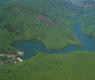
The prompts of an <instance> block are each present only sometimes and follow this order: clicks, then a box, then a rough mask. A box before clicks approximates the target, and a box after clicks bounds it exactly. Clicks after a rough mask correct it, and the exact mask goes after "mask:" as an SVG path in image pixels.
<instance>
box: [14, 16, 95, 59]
mask: <svg viewBox="0 0 95 80" xmlns="http://www.w3.org/2000/svg"><path fill="white" fill-rule="evenodd" d="M77 21H78V22H77V24H75V25H74V27H73V31H74V33H75V35H76V36H77V38H78V39H79V40H80V41H81V42H82V43H83V45H82V47H81V48H80V47H77V46H73V45H68V46H67V47H65V48H64V49H61V50H47V49H46V48H45V46H44V44H42V43H40V42H39V41H37V40H29V41H22V42H19V43H16V44H14V45H13V46H14V47H15V48H17V49H19V50H21V51H24V52H25V53H27V54H25V55H24V56H23V57H21V58H22V59H23V60H26V59H28V58H31V57H32V56H36V55H37V54H38V53H39V52H46V53H49V54H54V53H65V54H66V53H70V52H72V51H91V52H95V45H94V44H95V38H89V37H87V36H85V35H84V34H83V32H82V23H81V19H80V16H78V19H77Z"/></svg>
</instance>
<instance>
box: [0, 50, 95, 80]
mask: <svg viewBox="0 0 95 80" xmlns="http://www.w3.org/2000/svg"><path fill="white" fill-rule="evenodd" d="M94 79H95V53H91V52H86V51H84V52H80V51H79V52H78V51H77V52H71V53H69V54H63V53H59V54H53V55H51V54H46V53H39V54H38V55H37V56H35V57H33V58H32V59H29V60H26V61H24V62H21V63H18V64H13V65H3V66H0V80H94Z"/></svg>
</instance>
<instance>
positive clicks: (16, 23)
mask: <svg viewBox="0 0 95 80" xmlns="http://www.w3.org/2000/svg"><path fill="white" fill-rule="evenodd" d="M1 1H2V0H1ZM0 10H1V11H0V12H1V13H0V19H1V20H0V21H1V22H0V52H1V53H0V54H16V49H15V48H14V47H12V46H11V45H12V44H13V43H15V42H18V41H21V40H31V39H35V40H39V41H41V42H42V43H44V44H45V46H46V48H47V49H62V48H64V47H66V46H67V45H68V44H72V45H77V46H81V43H80V41H79V40H78V39H77V38H76V36H75V34H74V33H73V31H72V27H73V25H74V24H75V23H76V16H77V15H78V12H80V11H81V9H79V7H77V6H75V5H72V4H71V3H70V2H66V1H64V0H55V1H53V0H48V1H47V0H40V2H39V1H38V0H35V1H34V0H27V1H25V0H14V1H13V0H10V1H3V2H2V6H1V9H0Z"/></svg>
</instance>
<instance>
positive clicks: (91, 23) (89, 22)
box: [82, 12, 95, 37]
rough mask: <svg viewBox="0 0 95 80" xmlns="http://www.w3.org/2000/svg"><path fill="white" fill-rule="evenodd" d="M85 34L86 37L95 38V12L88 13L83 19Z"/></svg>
mask: <svg viewBox="0 0 95 80" xmlns="http://www.w3.org/2000/svg"><path fill="white" fill-rule="evenodd" d="M82 21H83V28H82V30H83V32H84V34H85V35H88V36H91V37H95V12H92V13H87V14H86V15H84V16H83V17H82Z"/></svg>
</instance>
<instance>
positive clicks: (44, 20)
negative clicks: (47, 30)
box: [37, 14, 59, 27]
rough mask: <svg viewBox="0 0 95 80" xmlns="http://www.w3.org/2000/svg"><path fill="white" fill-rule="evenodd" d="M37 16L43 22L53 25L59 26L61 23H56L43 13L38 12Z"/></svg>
mask: <svg viewBox="0 0 95 80" xmlns="http://www.w3.org/2000/svg"><path fill="white" fill-rule="evenodd" d="M37 18H38V20H40V21H42V22H44V23H47V24H50V25H52V26H55V27H58V26H59V25H58V24H56V23H55V22H54V21H52V20H51V19H50V18H48V17H45V16H43V15H41V14H38V15H37Z"/></svg>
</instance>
